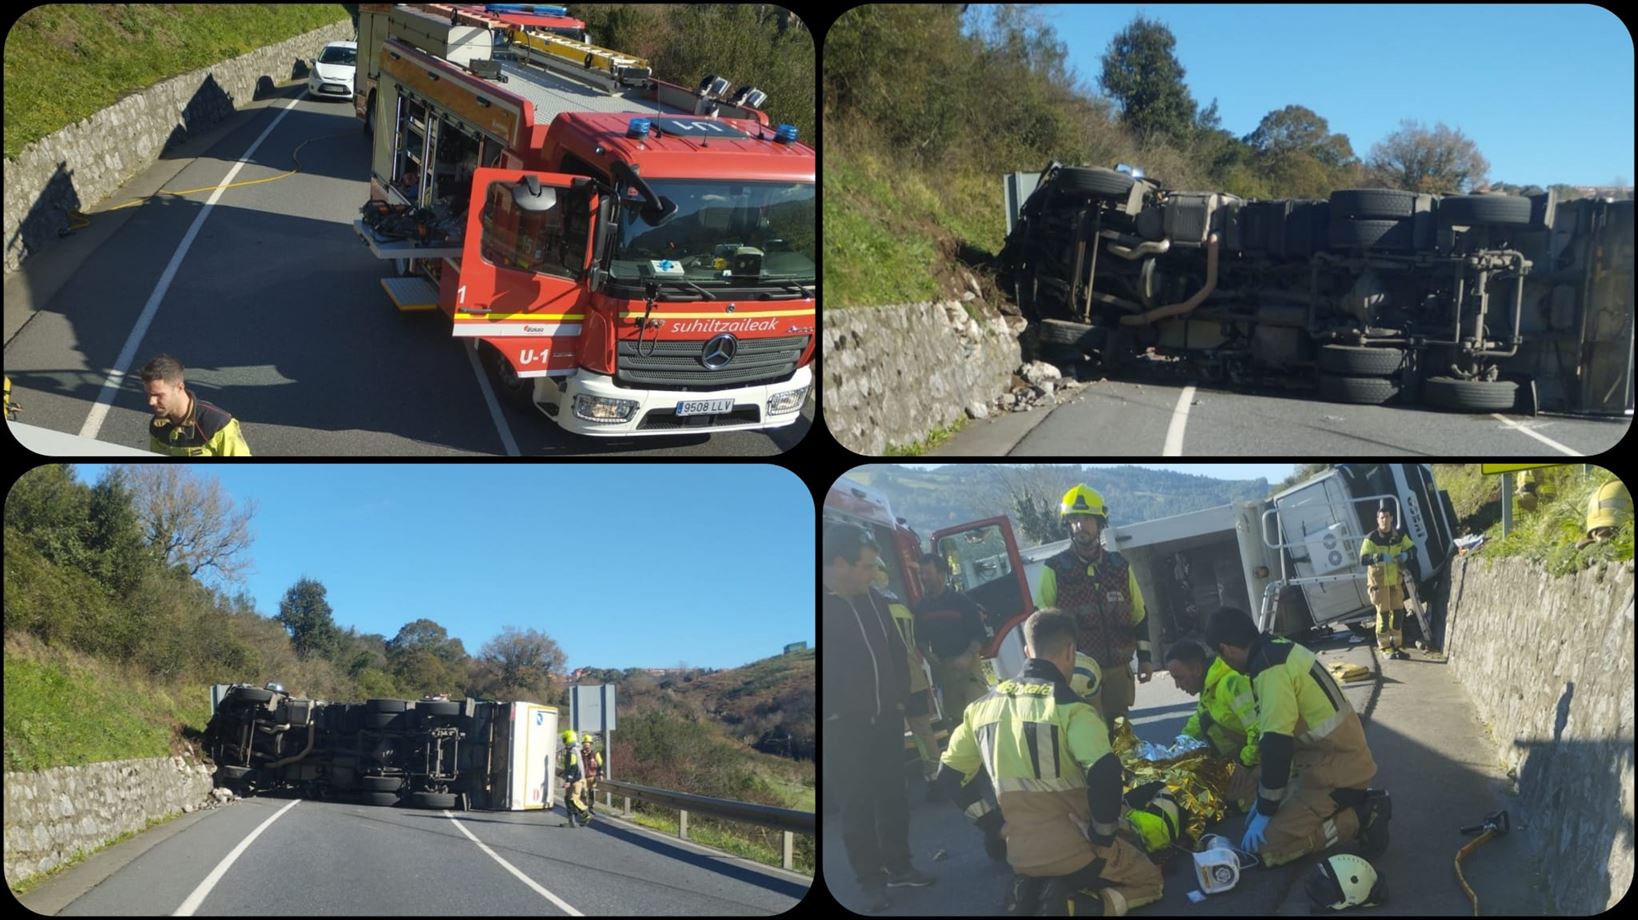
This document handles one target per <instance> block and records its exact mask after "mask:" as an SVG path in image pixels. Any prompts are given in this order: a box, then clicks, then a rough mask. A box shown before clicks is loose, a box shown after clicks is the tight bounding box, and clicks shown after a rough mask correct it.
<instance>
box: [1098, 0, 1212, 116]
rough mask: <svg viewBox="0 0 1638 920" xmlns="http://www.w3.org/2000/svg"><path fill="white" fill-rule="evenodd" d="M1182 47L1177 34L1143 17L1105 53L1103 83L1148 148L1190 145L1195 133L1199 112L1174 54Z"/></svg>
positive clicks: (1122, 32) (1181, 66) (1134, 22)
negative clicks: (1165, 143) (1160, 142)
mask: <svg viewBox="0 0 1638 920" xmlns="http://www.w3.org/2000/svg"><path fill="white" fill-rule="evenodd" d="M1176 45H1177V39H1176V38H1175V37H1174V36H1173V35H1172V30H1171V29H1168V28H1166V26H1165V25H1164V24H1162V23H1159V22H1155V21H1153V20H1149V19H1145V18H1144V17H1143V16H1142V15H1141V14H1139V15H1138V16H1137V18H1135V19H1133V20H1132V24H1131V25H1129V26H1127V27H1126V28H1125V29H1123V30H1122V31H1121V32H1120V33H1119V34H1117V35H1116V36H1115V37H1114V38H1113V39H1111V40H1110V42H1109V50H1107V51H1105V52H1104V55H1103V74H1102V76H1101V77H1099V81H1098V82H1099V83H1100V84H1101V85H1102V86H1103V90H1104V92H1106V93H1108V94H1109V95H1110V96H1113V97H1114V98H1115V99H1116V100H1117V101H1118V102H1119V103H1120V109H1121V120H1122V121H1123V122H1124V123H1125V124H1126V126H1127V127H1128V128H1130V129H1131V130H1132V133H1133V134H1135V135H1136V136H1137V137H1138V139H1139V140H1140V141H1142V142H1143V143H1149V142H1150V141H1152V140H1154V139H1155V138H1157V137H1166V138H1170V139H1172V140H1174V141H1177V142H1178V143H1184V142H1187V141H1188V139H1189V137H1190V135H1191V134H1192V133H1193V127H1194V123H1195V108H1196V106H1195V102H1194V98H1193V97H1192V96H1190V95H1189V90H1188V87H1186V86H1184V85H1183V75H1184V71H1183V65H1182V64H1180V63H1178V60H1177V57H1176V56H1175V55H1174V54H1173V53H1172V49H1173V48H1174V47H1176ZM1213 114H1214V115H1215V113H1213Z"/></svg>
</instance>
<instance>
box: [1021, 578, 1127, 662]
mask: <svg viewBox="0 0 1638 920" xmlns="http://www.w3.org/2000/svg"><path fill="white" fill-rule="evenodd" d="M1038 594H1039V595H1040V604H1039V605H1038V606H1041V607H1056V608H1058V609H1059V610H1062V611H1063V612H1065V613H1067V614H1069V615H1070V616H1072V617H1074V618H1075V627H1076V634H1075V647H1076V648H1078V649H1080V650H1081V651H1083V652H1085V653H1087V654H1088V655H1091V656H1092V657H1093V658H1095V659H1097V662H1098V664H1100V665H1102V666H1104V667H1106V668H1107V667H1112V666H1114V665H1120V666H1122V667H1124V666H1125V665H1126V662H1127V660H1128V659H1130V658H1131V657H1132V652H1133V650H1134V649H1135V650H1136V651H1137V653H1138V657H1139V658H1141V659H1143V660H1145V661H1147V660H1149V658H1150V654H1149V624H1148V614H1147V612H1146V611H1145V610H1144V607H1143V594H1142V593H1141V592H1140V591H1139V590H1138V583H1137V573H1136V572H1134V571H1132V566H1131V564H1130V563H1129V562H1127V561H1126V559H1125V558H1124V557H1123V556H1121V554H1120V553H1116V552H1111V551H1109V550H1101V551H1100V554H1099V556H1098V558H1097V560H1095V561H1093V562H1087V561H1086V560H1084V559H1082V558H1081V557H1080V556H1078V555H1076V554H1075V550H1074V549H1066V550H1064V551H1063V552H1061V553H1059V554H1058V555H1056V556H1053V557H1052V558H1051V559H1048V560H1047V563H1046V566H1045V567H1044V568H1042V570H1041V589H1040V591H1039V592H1038Z"/></svg>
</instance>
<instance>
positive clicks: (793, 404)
mask: <svg viewBox="0 0 1638 920" xmlns="http://www.w3.org/2000/svg"><path fill="white" fill-rule="evenodd" d="M807 395H808V388H807V387H802V388H801V389H799V390H786V391H785V392H783V393H775V394H774V395H772V396H770V397H769V398H768V414H769V415H778V414H779V413H781V412H795V411H796V410H797V409H800V408H802V400H804V399H806V398H807Z"/></svg>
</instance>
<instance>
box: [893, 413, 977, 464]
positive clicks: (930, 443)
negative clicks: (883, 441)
mask: <svg viewBox="0 0 1638 920" xmlns="http://www.w3.org/2000/svg"><path fill="white" fill-rule="evenodd" d="M966 426H967V416H965V415H958V416H956V418H955V421H953V422H950V423H949V424H948V425H941V426H939V427H937V428H934V429H933V430H932V431H929V432H928V433H927V436H926V437H924V438H922V439H921V440H919V441H914V442H912V443H910V444H889V445H887V456H889V457H919V456H921V455H922V454H924V453H926V452H927V451H930V450H932V449H934V448H936V447H938V446H939V445H940V444H943V443H944V442H945V441H948V440H950V439H951V438H953V437H955V436H956V434H957V433H958V432H959V431H961V429H963V428H965V427H966Z"/></svg>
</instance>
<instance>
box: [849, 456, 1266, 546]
mask: <svg viewBox="0 0 1638 920" xmlns="http://www.w3.org/2000/svg"><path fill="white" fill-rule="evenodd" d="M847 477H848V478H849V479H853V480H856V481H858V482H859V483H860V484H862V485H865V486H868V487H870V488H871V489H874V490H876V491H878V492H881V493H882V494H883V495H885V496H887V500H888V501H889V502H891V503H892V505H893V511H894V513H895V514H897V515H899V516H900V517H903V518H905V519H906V520H908V521H909V522H910V525H911V526H912V527H914V528H916V532H917V533H920V534H921V535H922V536H924V537H925V536H927V535H928V534H930V533H931V532H932V531H934V530H937V529H938V528H940V527H944V526H947V525H950V524H956V523H960V522H962V521H970V520H975V519H977V518H984V517H993V516H995V515H997V514H1003V513H1005V514H1007V515H1009V516H1014V512H1013V503H1012V498H1011V496H1012V494H1013V493H1015V492H1018V491H1028V492H1030V493H1031V494H1033V495H1036V496H1039V497H1043V498H1046V499H1048V500H1049V501H1050V503H1051V505H1052V506H1053V507H1056V506H1057V502H1058V499H1059V498H1060V497H1061V496H1062V495H1063V494H1064V492H1066V491H1068V490H1069V489H1070V487H1072V486H1074V485H1075V484H1076V483H1078V482H1084V483H1086V484H1087V485H1089V486H1091V487H1092V488H1094V489H1097V490H1098V492H1099V493H1100V494H1102V495H1103V497H1104V500H1105V501H1106V502H1108V503H1109V517H1110V522H1111V523H1113V524H1115V525H1117V526H1118V525H1120V524H1131V523H1135V522H1138V521H1148V520H1153V519H1155V518H1160V517H1168V516H1170V515H1174V514H1184V513H1187V512H1190V511H1198V510H1200V509H1202V508H1211V507H1214V506H1216V505H1222V504H1227V503H1228V502H1231V501H1238V500H1242V499H1262V498H1266V497H1267V496H1268V491H1269V489H1268V480H1266V479H1242V480H1235V481H1230V480H1223V479H1212V478H1210V477H1207V476H1193V475H1190V474H1187V473H1176V472H1172V471H1170V470H1150V469H1143V468H1142V467H1136V466H1117V467H1080V466H1069V465H1034V466H1027V467H1026V466H1004V465H1003V466H973V465H949V466H943V467H939V468H938V469H934V470H921V469H915V468H912V467H906V466H892V465H887V464H870V465H866V466H862V467H859V468H857V469H855V470H853V471H852V472H850V473H848V474H847ZM1015 525H1016V521H1015ZM1015 529H1016V527H1015ZM1019 538H1020V539H1021V540H1022V539H1023V535H1022V532H1020V533H1019ZM1025 542H1026V543H1027V542H1028V541H1027V540H1026V541H1025Z"/></svg>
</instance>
